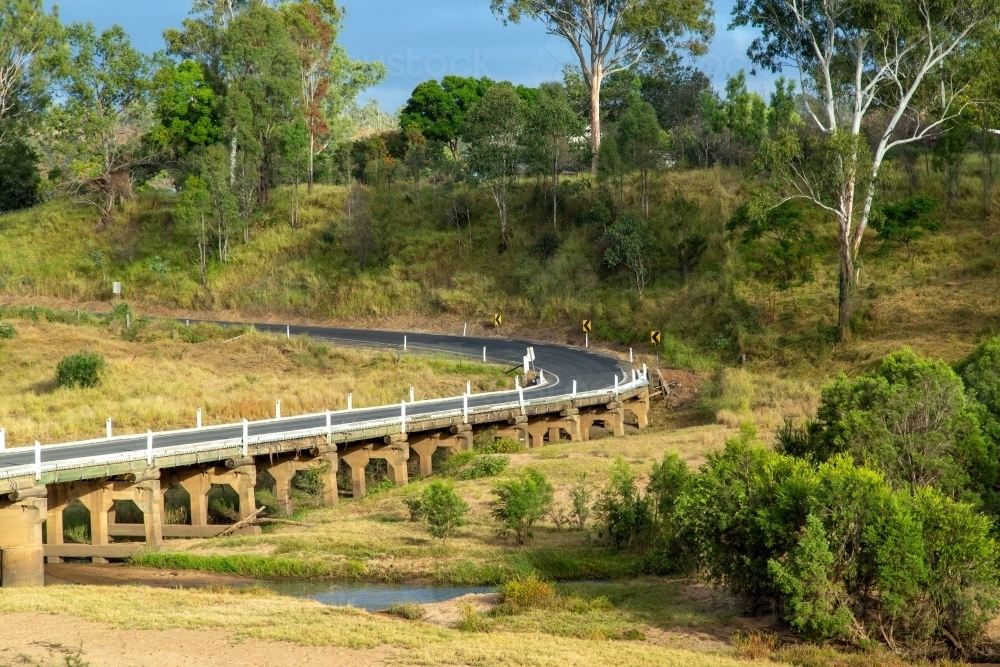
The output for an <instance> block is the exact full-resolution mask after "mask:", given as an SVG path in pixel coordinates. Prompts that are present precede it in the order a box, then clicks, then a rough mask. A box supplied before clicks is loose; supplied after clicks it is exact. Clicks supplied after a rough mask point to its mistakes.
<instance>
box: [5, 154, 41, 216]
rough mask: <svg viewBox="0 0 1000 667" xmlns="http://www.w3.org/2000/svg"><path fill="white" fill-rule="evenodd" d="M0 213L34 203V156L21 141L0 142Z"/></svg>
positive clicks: (37, 178) (37, 179)
mask: <svg viewBox="0 0 1000 667" xmlns="http://www.w3.org/2000/svg"><path fill="white" fill-rule="evenodd" d="M0 174H2V176H0V213H6V212H7V211H16V210H18V209H22V208H28V207H30V206H34V205H35V204H37V203H38V199H39V197H38V186H39V185H40V183H41V181H42V179H41V176H40V175H39V173H38V156H37V155H36V154H35V151H33V150H32V149H31V147H30V146H28V144H26V143H25V142H23V141H7V142H6V143H0Z"/></svg>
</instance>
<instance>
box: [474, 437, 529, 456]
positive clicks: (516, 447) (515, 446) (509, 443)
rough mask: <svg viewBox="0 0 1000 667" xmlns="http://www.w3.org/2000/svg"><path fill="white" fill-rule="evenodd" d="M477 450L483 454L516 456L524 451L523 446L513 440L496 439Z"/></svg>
mask: <svg viewBox="0 0 1000 667" xmlns="http://www.w3.org/2000/svg"><path fill="white" fill-rule="evenodd" d="M477 449H479V451H480V452H482V453H483V454H517V453H519V452H523V451H524V445H522V444H521V443H520V442H518V441H517V440H514V439H513V438H498V439H496V440H493V441H491V442H487V443H485V444H483V445H482V446H481V447H478V448H477Z"/></svg>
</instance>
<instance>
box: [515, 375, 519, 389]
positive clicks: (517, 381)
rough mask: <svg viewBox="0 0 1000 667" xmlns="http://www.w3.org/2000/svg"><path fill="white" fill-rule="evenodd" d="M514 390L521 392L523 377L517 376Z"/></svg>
mask: <svg viewBox="0 0 1000 667" xmlns="http://www.w3.org/2000/svg"><path fill="white" fill-rule="evenodd" d="M514 389H517V390H518V391H520V390H521V376H520V375H515V376H514Z"/></svg>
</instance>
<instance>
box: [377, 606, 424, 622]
mask: <svg viewBox="0 0 1000 667" xmlns="http://www.w3.org/2000/svg"><path fill="white" fill-rule="evenodd" d="M385 613H387V614H389V615H390V616H399V617H400V618H405V619H406V620H408V621H417V620H420V618H421V617H422V616H423V615H424V608H423V607H421V606H420V605H419V604H416V603H415V602H411V603H408V604H401V603H397V604H394V605H392V606H390V607H389V608H388V609H386V610H385Z"/></svg>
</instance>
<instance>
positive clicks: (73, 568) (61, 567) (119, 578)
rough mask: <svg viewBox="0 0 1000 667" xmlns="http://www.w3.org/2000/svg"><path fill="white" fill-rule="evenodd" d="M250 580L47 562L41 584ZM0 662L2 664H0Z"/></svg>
mask: <svg viewBox="0 0 1000 667" xmlns="http://www.w3.org/2000/svg"><path fill="white" fill-rule="evenodd" d="M252 583H254V581H253V579H247V578H246V577H237V576H235V575H229V574H214V573H211V572H197V571H195V570H154V569H151V568H145V567H129V566H126V565H123V564H114V563H113V564H108V565H92V564H90V563H50V564H48V565H46V566H45V585H46V586H54V585H55V586H57V585H62V584H77V585H80V586H152V587H154V588H206V587H208V586H246V585H249V584H252ZM0 664H3V663H0Z"/></svg>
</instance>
